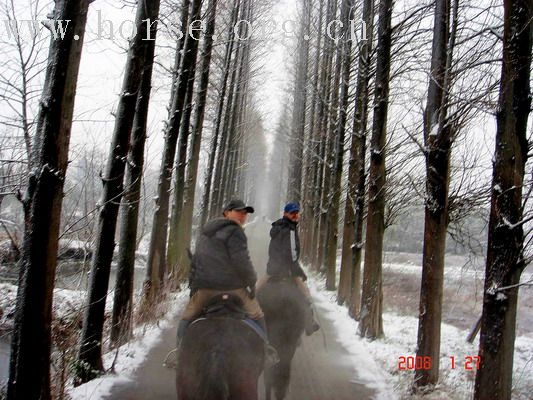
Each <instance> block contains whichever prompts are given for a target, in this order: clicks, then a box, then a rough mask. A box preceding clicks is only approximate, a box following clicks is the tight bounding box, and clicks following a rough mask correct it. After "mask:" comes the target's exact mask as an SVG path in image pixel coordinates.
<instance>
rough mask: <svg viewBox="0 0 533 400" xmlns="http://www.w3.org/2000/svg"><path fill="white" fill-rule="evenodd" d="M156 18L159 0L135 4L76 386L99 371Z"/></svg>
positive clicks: (94, 258)
mask: <svg viewBox="0 0 533 400" xmlns="http://www.w3.org/2000/svg"><path fill="white" fill-rule="evenodd" d="M158 15H159V0H154V1H150V2H144V1H143V2H139V4H138V6H137V13H136V16H135V25H136V27H137V35H136V36H135V38H134V39H133V40H132V41H131V44H130V48H129V50H128V58H127V62H126V70H125V74H124V81H123V84H122V93H121V95H120V99H119V104H118V107H117V114H116V121H115V128H114V131H113V137H112V140H111V148H110V152H109V157H108V161H107V166H106V171H105V174H104V177H103V193H102V197H101V200H100V211H99V217H98V229H97V236H96V244H95V249H94V252H93V258H92V265H91V281H90V286H89V294H88V299H87V307H86V309H85V315H84V320H83V330H82V335H81V345H80V352H79V356H78V361H79V368H78V369H77V375H78V378H79V380H80V381H81V382H86V381H88V380H91V379H93V378H94V377H96V376H97V375H98V374H99V373H101V372H102V371H103V364H102V338H103V327H104V314H105V303H106V298H107V291H108V287H109V274H110V270H111V261H112V258H113V250H114V248H115V230H116V225H117V216H118V210H119V204H120V200H121V197H122V194H123V187H124V186H123V180H124V170H125V168H126V159H127V155H128V149H129V140H130V134H131V129H132V126H133V120H134V117H135V106H136V103H137V97H138V94H139V90H140V87H141V82H142V75H143V67H144V64H145V58H146V54H147V50H146V49H147V47H148V46H150V45H151V41H149V40H146V38H147V35H148V29H149V28H148V23H147V22H146V20H148V19H149V20H150V22H151V23H153V22H152V21H155V20H156V19H157V17H158Z"/></svg>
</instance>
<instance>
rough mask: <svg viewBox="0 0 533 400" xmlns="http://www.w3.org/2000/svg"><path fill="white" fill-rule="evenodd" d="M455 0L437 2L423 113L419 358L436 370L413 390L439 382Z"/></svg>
mask: <svg viewBox="0 0 533 400" xmlns="http://www.w3.org/2000/svg"><path fill="white" fill-rule="evenodd" d="M449 27H450V0H437V1H436V4H435V25H434V31H433V51H432V58H431V78H430V80H429V90H428V100H427V107H426V111H425V114H424V139H425V143H426V148H427V154H426V174H427V178H426V190H427V194H426V196H427V198H426V209H425V227H424V253H423V260H422V282H421V288H420V314H419V325H418V346H417V353H416V355H417V356H419V357H429V358H430V359H431V368H428V369H417V370H416V371H415V380H414V388H415V389H416V388H419V387H425V386H428V385H435V384H436V383H437V381H438V378H439V359H440V326H441V315H442V292H443V286H444V257H445V251H446V232H447V227H448V203H449V202H448V188H449V180H450V152H451V143H452V134H453V129H452V128H451V127H450V126H449V124H447V123H446V108H447V107H446V104H445V101H446V94H445V92H447V91H448V83H449V81H448V80H447V79H446V75H447V71H446V65H447V59H448V56H447V49H448V46H449V42H448V41H449V36H450V32H449V31H450V28H449Z"/></svg>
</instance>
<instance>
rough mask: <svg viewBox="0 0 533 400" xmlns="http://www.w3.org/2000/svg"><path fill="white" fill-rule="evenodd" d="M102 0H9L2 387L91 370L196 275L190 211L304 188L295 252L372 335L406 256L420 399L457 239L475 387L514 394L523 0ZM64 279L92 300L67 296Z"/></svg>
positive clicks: (5, 12) (527, 66)
mask: <svg viewBox="0 0 533 400" xmlns="http://www.w3.org/2000/svg"><path fill="white" fill-rule="evenodd" d="M111 3H113V2H110V1H108V0H55V1H51V0H0V20H1V21H0V23H2V24H3V26H1V27H0V54H1V55H2V61H0V225H1V226H0V298H2V301H1V302H0V339H1V341H0V343H8V344H7V345H6V347H9V354H10V355H9V358H8V360H7V361H6V363H8V364H9V365H8V367H6V368H7V369H8V370H9V373H8V379H7V380H6V382H0V383H1V384H2V386H0V398H2V399H3V398H5V399H8V400H32V399H35V400H37V399H41V400H48V399H64V398H68V395H67V394H66V388H67V387H68V386H69V385H70V386H78V385H82V384H84V383H86V382H89V381H91V380H93V379H95V378H98V377H99V376H101V375H102V374H104V373H105V372H106V368H105V367H104V362H103V358H102V357H103V355H104V354H105V353H108V352H112V351H119V350H118V349H120V347H121V346H123V345H125V344H126V343H128V342H130V341H132V340H133V339H134V338H135V334H134V330H135V328H136V327H137V326H139V325H142V324H149V323H151V324H157V321H158V320H159V319H160V318H162V315H163V313H164V307H163V305H165V304H166V303H168V302H169V301H172V294H175V293H177V292H183V291H186V290H187V286H186V285H187V279H188V276H189V272H190V255H189V252H190V251H194V243H195V239H196V236H197V233H198V231H199V229H200V228H201V227H202V226H203V225H205V223H206V222H207V221H209V220H211V219H213V218H216V217H219V216H220V214H221V210H222V209H223V207H224V205H225V204H226V203H227V202H228V201H229V200H230V199H233V198H240V199H243V200H244V201H245V202H246V203H247V204H253V205H254V207H255V208H256V210H257V214H258V217H257V218H258V220H259V219H263V220H269V221H270V220H274V219H276V218H279V215H278V214H279V213H280V210H282V208H283V205H284V204H285V203H287V202H289V201H292V202H296V203H298V204H300V206H301V209H302V220H301V222H300V224H299V232H300V240H301V245H302V258H301V262H302V264H303V265H304V266H305V268H306V270H308V271H310V273H312V274H314V275H313V276H317V277H319V278H320V279H323V280H324V287H323V288H321V290H323V291H324V292H327V293H328V294H329V295H331V296H334V301H335V302H336V303H337V304H338V305H340V306H343V307H345V309H346V310H347V313H348V315H349V316H350V318H351V319H353V320H355V321H356V323H357V330H354V331H353V332H351V335H353V336H354V337H358V338H359V339H360V340H367V341H379V340H382V339H383V338H384V337H386V335H387V327H386V326H385V327H384V322H383V313H384V263H385V261H386V260H385V259H386V257H387V256H386V255H387V254H390V253H394V254H403V253H411V254H416V255H418V256H420V257H419V259H420V264H419V265H417V267H418V270H419V271H420V274H421V275H420V281H419V282H417V285H418V287H419V297H417V298H416V299H415V301H416V303H417V310H418V313H417V315H416V317H417V318H418V330H417V338H416V352H415V353H416V354H414V355H415V356H416V357H417V358H418V357H420V359H430V360H431V365H430V366H428V368H420V369H416V370H415V371H414V373H413V376H412V379H411V383H410V388H409V393H410V394H409V396H413V398H415V397H414V396H421V397H420V398H423V397H424V395H426V394H428V393H429V395H430V394H431V392H432V390H434V388H435V387H438V385H439V380H440V375H439V373H441V374H442V367H441V368H439V360H442V354H441V337H442V332H441V326H442V322H443V308H444V307H445V306H446V304H445V302H444V300H443V297H444V296H443V293H444V292H445V286H446V279H445V272H446V271H447V268H448V259H449V258H450V257H453V256H454V255H461V256H464V258H465V259H476V260H478V261H479V260H481V264H482V269H481V270H479V273H480V274H481V276H482V277H481V280H482V288H481V291H480V296H481V297H480V300H479V301H480V302H481V303H482V312H481V314H480V315H479V320H478V321H477V323H474V324H473V326H472V332H471V335H472V337H471V338H470V339H471V341H474V339H475V337H476V336H477V335H478V334H479V349H478V350H479V352H478V353H477V354H476V355H475V356H476V357H479V359H480V360H481V362H480V363H479V368H477V371H476V373H475V378H474V383H473V391H472V393H471V395H472V398H474V399H476V400H478V399H479V400H481V399H511V398H512V397H513V379H516V376H514V374H513V354H514V352H515V338H516V336H517V333H516V326H517V320H519V319H520V314H519V313H518V304H519V299H520V294H521V293H522V292H525V291H528V290H531V287H532V286H533V281H532V280H531V273H524V271H526V270H527V268H528V266H529V264H530V263H531V261H532V257H533V246H532V240H533V206H532V203H531V199H532V196H531V193H532V191H533V173H532V172H533V170H532V166H533V164H532V163H531V155H532V154H533V122H532V120H531V116H530V114H531V107H532V102H531V100H532V91H531V79H532V77H531V67H532V65H531V59H532V53H533V52H532V44H533V1H532V0H503V1H497V0H481V1H480V0H478V1H474V0H466V1H459V0H422V1H412V0H395V1H394V0H297V1H296V2H288V1H285V0H268V1H259V0H137V1H132V0H121V1H119V2H116V1H115V2H114V3H113V4H111ZM118 3H120V4H118ZM289 3H290V7H289V6H288V4H289ZM280 4H281V6H280ZM280 7H281V8H284V7H285V8H286V9H287V10H290V9H292V10H293V11H294V12H293V13H292V14H291V12H289V11H287V15H281V16H280V15H279V14H276V15H274V11H273V10H275V9H279V8H280ZM102 10H107V13H106V12H103V11H102ZM119 16H121V17H124V16H126V17H127V18H129V20H127V21H126V20H120V17H119ZM251 240H252V241H253V238H252V239H251ZM464 268H474V267H473V266H472V265H470V266H469V265H466V266H465V267H464ZM476 271H477V270H476ZM527 272H531V271H530V270H528V271H527ZM66 281H68V284H66V283H65V282H66ZM65 285H67V286H65ZM59 287H68V289H75V290H77V291H78V292H79V293H80V296H81V297H82V298H83V302H84V304H85V305H84V306H83V308H82V309H81V310H77V311H78V312H77V313H75V314H74V315H69V316H68V317H63V316H60V315H58V313H57V312H56V311H57V310H56V308H55V306H54V304H55V301H56V295H55V294H54V293H55V289H58V288H59ZM15 292H16V296H15V295H14V294H13V295H10V296H11V297H10V296H8V293H15ZM527 293H528V296H529V297H527V299H531V294H529V293H530V292H527ZM528 301H529V300H528ZM110 304H111V306H110ZM106 305H107V307H106ZM528 307H531V306H530V305H528ZM8 308H9V312H8ZM528 321H529V320H528ZM474 322H475V321H474ZM526 331H527V333H526V336H528V337H531V334H532V333H533V326H528V327H526ZM2 348H3V347H2ZM3 360H4V358H2V359H0V363H3V362H4V361H3ZM530 362H533V361H532V360H530ZM530 366H531V364H530ZM0 380H1V379H0ZM407 398H410V397H407ZM416 398H418V397H416Z"/></svg>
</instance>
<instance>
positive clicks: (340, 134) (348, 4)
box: [326, 0, 354, 290]
mask: <svg viewBox="0 0 533 400" xmlns="http://www.w3.org/2000/svg"><path fill="white" fill-rule="evenodd" d="M353 6H354V2H353V0H343V2H342V5H341V22H342V23H343V24H344V29H343V32H342V33H343V37H346V39H341V40H342V42H341V43H340V44H338V46H340V51H339V53H338V56H337V57H338V60H337V63H338V65H339V66H340V67H341V72H342V74H341V82H340V83H341V94H340V103H339V113H338V121H337V124H336V128H335V131H336V132H335V149H334V152H335V153H334V162H333V168H332V173H333V175H334V179H333V182H332V186H331V191H330V196H331V201H330V203H329V207H328V209H329V212H328V215H329V221H328V235H327V246H326V248H327V251H326V271H327V277H326V288H327V289H328V290H335V285H336V282H335V281H336V274H337V243H338V236H339V232H338V229H339V228H338V225H339V215H340V213H339V207H340V198H341V191H342V187H341V182H342V169H343V162H344V138H345V136H346V120H347V116H348V94H349V93H348V91H349V85H350V72H351V67H352V55H351V52H352V46H351V44H352V43H351V40H349V38H348V33H349V25H350V20H351V17H352V13H353Z"/></svg>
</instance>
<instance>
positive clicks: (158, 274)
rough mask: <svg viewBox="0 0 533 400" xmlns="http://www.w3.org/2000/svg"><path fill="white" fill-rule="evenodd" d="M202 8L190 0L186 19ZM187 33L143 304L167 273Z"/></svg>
mask: <svg viewBox="0 0 533 400" xmlns="http://www.w3.org/2000/svg"><path fill="white" fill-rule="evenodd" d="M201 9H202V0H193V1H192V6H191V13H190V19H189V20H190V21H196V20H199V19H200V17H201ZM188 33H189V32H188V31H187V37H186V39H185V43H184V46H183V50H182V51H183V55H182V61H181V65H180V71H179V77H178V80H177V83H176V87H175V88H174V89H175V91H176V92H175V93H174V94H173V95H172V98H173V104H172V108H171V112H170V120H169V121H168V123H167V127H166V132H165V146H164V149H163V158H162V160H161V168H160V171H159V183H158V188H157V198H156V208H155V212H154V216H153V223H152V232H151V235H150V247H149V250H148V262H147V265H146V277H145V281H144V289H143V290H144V293H143V301H144V304H145V305H149V304H153V302H154V301H155V298H156V296H157V295H159V294H160V288H161V284H162V282H163V279H164V276H165V273H166V249H167V230H168V217H169V201H170V183H171V179H172V171H173V164H174V157H175V155H176V147H177V142H178V135H179V130H180V126H181V119H182V116H183V111H184V108H183V106H184V104H185V100H186V93H187V90H188V85H189V79H190V78H191V76H192V75H193V74H194V71H195V68H196V58H197V55H198V40H196V39H194V38H192V37H191V36H190V35H189V34H188ZM178 51H179V50H178Z"/></svg>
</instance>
